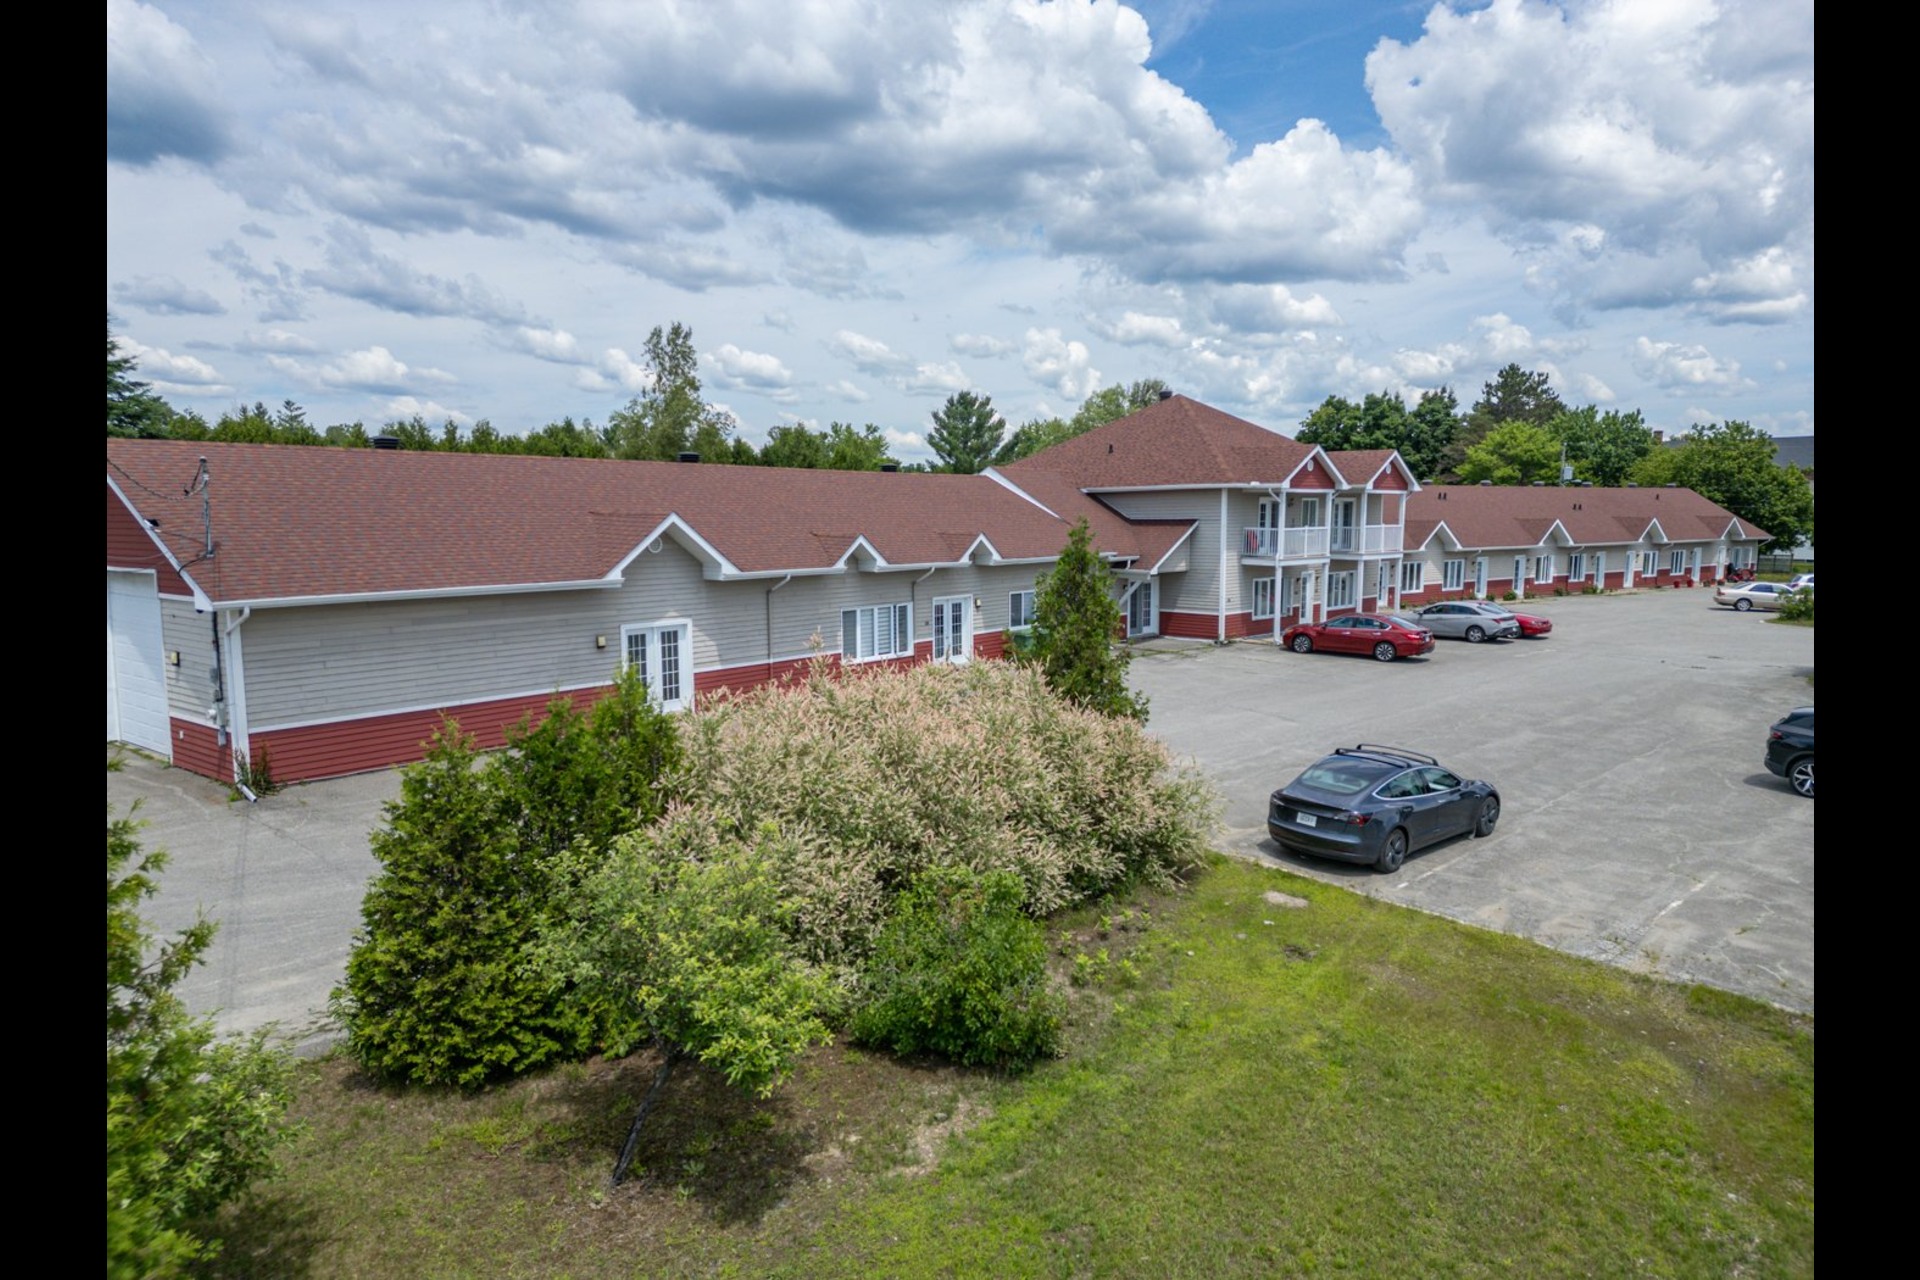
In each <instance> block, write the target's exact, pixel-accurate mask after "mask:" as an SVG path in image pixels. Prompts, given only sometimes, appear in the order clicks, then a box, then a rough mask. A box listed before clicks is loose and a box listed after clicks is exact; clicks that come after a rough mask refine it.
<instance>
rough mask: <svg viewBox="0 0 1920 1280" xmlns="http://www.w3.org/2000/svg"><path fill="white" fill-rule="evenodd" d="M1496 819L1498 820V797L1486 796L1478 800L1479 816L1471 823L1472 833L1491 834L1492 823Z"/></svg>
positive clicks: (1477, 834) (1478, 834)
mask: <svg viewBox="0 0 1920 1280" xmlns="http://www.w3.org/2000/svg"><path fill="white" fill-rule="evenodd" d="M1498 821H1500V797H1499V796H1488V797H1487V798H1486V799H1485V800H1482V801H1481V802H1480V818H1479V820H1478V821H1476V822H1475V823H1474V824H1473V834H1474V835H1476V836H1490V835H1492V834H1493V824H1494V823H1496V822H1498Z"/></svg>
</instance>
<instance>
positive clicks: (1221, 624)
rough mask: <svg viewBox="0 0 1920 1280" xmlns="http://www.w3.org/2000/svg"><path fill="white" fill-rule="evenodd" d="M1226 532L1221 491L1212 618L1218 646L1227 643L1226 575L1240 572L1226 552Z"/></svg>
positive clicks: (1225, 498)
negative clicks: (1217, 580)
mask: <svg viewBox="0 0 1920 1280" xmlns="http://www.w3.org/2000/svg"><path fill="white" fill-rule="evenodd" d="M1228 532H1229V529H1228V526H1227V491H1226V490H1225V489H1222V490H1221V491H1220V590H1219V592H1218V593H1217V594H1218V603H1217V606H1216V607H1215V609H1214V616H1213V638H1214V640H1215V641H1216V642H1217V643H1219V644H1225V643H1226V642H1227V574H1228V572H1229V571H1231V572H1233V573H1239V572H1240V568H1239V565H1238V563H1237V562H1236V561H1235V558H1234V557H1233V556H1231V555H1230V554H1229V553H1228V550H1227V549H1228V548H1229V547H1230V546H1232V545H1233V544H1232V543H1231V542H1229V541H1228V539H1227V534H1228Z"/></svg>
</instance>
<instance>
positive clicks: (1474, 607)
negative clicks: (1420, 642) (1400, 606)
mask: <svg viewBox="0 0 1920 1280" xmlns="http://www.w3.org/2000/svg"><path fill="white" fill-rule="evenodd" d="M1407 616H1408V617H1410V618H1411V619H1413V620H1414V621H1415V622H1417V623H1419V624H1420V625H1421V626H1423V627H1425V628H1427V629H1428V630H1429V631H1432V632H1433V634H1434V635H1435V636H1436V637H1437V636H1445V637H1446V638H1447V639H1449V640H1466V641H1469V642H1471V643H1473V644H1479V643H1480V642H1481V641H1482V640H1515V639H1518V638H1519V636H1520V623H1519V622H1518V621H1516V620H1515V618H1514V616H1513V615H1512V614H1511V613H1508V612H1507V611H1506V610H1505V609H1502V608H1501V607H1500V606H1499V605H1494V604H1484V603H1482V602H1480V601H1477V600H1448V601H1443V602H1442V603H1440V604H1430V605H1428V606H1427V607H1426V608H1424V609H1421V610H1419V611H1418V612H1416V613H1412V614H1409V615H1407Z"/></svg>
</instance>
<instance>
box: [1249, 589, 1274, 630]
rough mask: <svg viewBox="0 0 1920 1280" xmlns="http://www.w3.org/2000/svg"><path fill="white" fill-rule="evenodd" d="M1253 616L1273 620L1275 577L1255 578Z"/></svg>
mask: <svg viewBox="0 0 1920 1280" xmlns="http://www.w3.org/2000/svg"><path fill="white" fill-rule="evenodd" d="M1253 616H1254V617H1255V618H1261V619H1267V620H1269V621H1270V620H1272V618H1273V579H1272V578H1255V579H1254V580H1253Z"/></svg>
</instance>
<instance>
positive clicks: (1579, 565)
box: [1567, 552, 1587, 582]
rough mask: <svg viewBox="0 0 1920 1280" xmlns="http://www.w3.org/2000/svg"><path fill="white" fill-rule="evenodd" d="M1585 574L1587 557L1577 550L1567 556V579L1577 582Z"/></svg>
mask: <svg viewBox="0 0 1920 1280" xmlns="http://www.w3.org/2000/svg"><path fill="white" fill-rule="evenodd" d="M1586 576H1587V558H1586V557H1585V556H1584V555H1581V554H1580V553H1578V552H1575V553H1574V554H1573V555H1570V556H1568V557H1567V581H1568V582H1579V581H1580V580H1581V579H1582V578H1585V577H1586Z"/></svg>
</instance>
